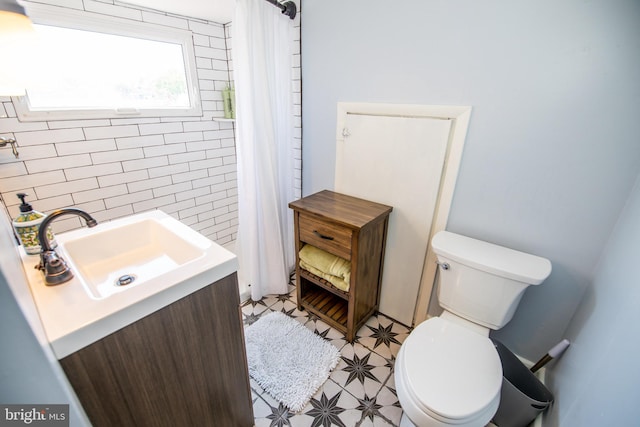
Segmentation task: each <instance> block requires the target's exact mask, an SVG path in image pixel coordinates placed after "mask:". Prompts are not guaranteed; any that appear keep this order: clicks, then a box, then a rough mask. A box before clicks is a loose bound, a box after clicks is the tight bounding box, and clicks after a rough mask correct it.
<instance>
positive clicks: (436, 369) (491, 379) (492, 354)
mask: <svg viewBox="0 0 640 427" xmlns="http://www.w3.org/2000/svg"><path fill="white" fill-rule="evenodd" d="M403 347H404V351H403V352H402V359H403V360H402V363H403V365H404V369H405V372H406V375H405V378H407V382H408V384H407V385H408V387H409V389H410V391H411V394H412V395H413V397H414V399H415V403H416V404H418V405H420V406H422V407H423V409H424V410H425V411H427V412H432V413H435V414H437V415H439V416H441V417H444V418H448V419H458V420H460V419H466V418H470V417H473V416H474V415H476V414H478V413H479V412H481V411H483V410H484V409H485V408H486V407H487V406H488V405H490V404H491V403H492V402H493V401H494V399H496V396H497V395H498V393H499V392H500V388H501V387H502V364H501V363H500V357H499V356H498V352H497V351H496V349H495V347H494V345H493V343H492V342H491V340H490V339H489V338H488V337H486V336H483V335H480V334H478V333H477V332H474V331H471V330H469V329H466V328H464V327H462V326H460V325H458V324H455V323H453V322H451V321H448V320H445V319H441V318H439V317H434V318H431V319H429V320H427V321H426V322H423V323H421V324H420V325H418V327H417V328H416V329H414V330H413V332H411V334H409V337H407V339H406V340H405V342H404V344H403Z"/></svg>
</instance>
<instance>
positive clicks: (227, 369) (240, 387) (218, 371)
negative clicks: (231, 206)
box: [60, 273, 254, 427]
mask: <svg viewBox="0 0 640 427" xmlns="http://www.w3.org/2000/svg"><path fill="white" fill-rule="evenodd" d="M239 304H240V301H239V296H238V285H237V278H236V274H235V273H234V274H232V275H230V276H227V277H226V278H224V279H221V280H219V281H218V282H216V283H214V284H212V285H209V286H207V287H205V288H203V289H200V290H199V291H196V292H194V293H193V294H191V295H188V296H186V297H184V298H182V299H180V300H178V301H176V302H174V303H173V304H171V305H169V306H167V307H164V308H163V309H161V310H159V311H157V312H155V313H152V314H150V315H148V316H147V317H144V318H142V319H140V320H139V321H137V322H135V323H133V324H131V325H128V326H126V327H125V328H123V329H120V330H119V331H117V332H115V333H113V334H111V335H108V336H106V337H105V338H103V339H101V340H99V341H97V342H95V343H93V344H91V345H89V346H87V347H85V348H83V349H81V350H79V351H77V352H76V353H73V354H71V355H69V356H67V357H65V358H63V359H62V360H60V364H61V365H62V367H63V369H64V371H65V373H66V375H67V377H68V378H69V381H70V383H71V384H72V386H73V388H74V389H75V391H76V394H77V395H78V398H79V399H80V402H81V403H82V406H83V407H84V409H85V411H86V412H87V415H88V416H89V419H90V420H91V423H92V424H93V425H94V426H95V427H100V426H108V427H113V426H154V427H157V426H171V427H174V426H219V427H226V426H229V427H235V426H238V427H244V426H252V425H253V424H254V419H253V408H252V402H251V390H250V386H249V375H248V369H247V359H246V352H245V345H244V331H243V328H242V318H241V312H240V306H239Z"/></svg>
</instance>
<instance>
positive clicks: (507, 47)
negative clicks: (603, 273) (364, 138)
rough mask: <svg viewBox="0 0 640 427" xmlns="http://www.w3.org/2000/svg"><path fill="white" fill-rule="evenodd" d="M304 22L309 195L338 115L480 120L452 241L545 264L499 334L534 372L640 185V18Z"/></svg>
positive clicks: (330, 161) (445, 14)
mask: <svg viewBox="0 0 640 427" xmlns="http://www.w3.org/2000/svg"><path fill="white" fill-rule="evenodd" d="M304 7H305V14H304V16H303V18H302V71H303V79H302V81H303V93H304V97H303V124H304V127H303V141H304V149H303V164H304V169H303V183H304V186H303V194H305V195H307V194H310V193H313V192H315V191H318V190H321V189H324V188H333V176H334V169H335V123H336V103H337V102H338V101H351V102H385V103H403V104H436V105H439V104H445V105H471V106H473V112H472V115H471V122H470V127H469V132H468V136H467V141H466V146H465V150H464V154H463V159H462V164H461V169H460V173H459V177H458V182H457V187H456V190H455V195H454V200H453V205H452V210H451V215H450V221H449V225H448V229H449V230H450V231H454V232H459V233H462V234H467V235H470V236H472V237H476V238H480V239H484V240H488V241H492V242H494V243H498V244H503V245H506V246H510V247H514V248H516V249H519V250H523V251H526V252H530V253H534V254H537V255H541V256H545V257H547V258H549V259H550V260H551V262H552V263H553V273H552V275H551V276H550V278H549V279H548V280H547V281H546V282H545V283H544V284H542V285H541V286H539V287H537V288H532V289H529V290H528V291H527V293H526V295H525V297H524V298H523V300H522V303H521V305H520V308H519V309H518V312H517V313H516V316H515V317H514V319H513V321H512V322H511V323H510V324H509V325H507V326H506V327H505V328H504V329H503V330H501V331H499V333H497V334H495V335H496V337H497V338H498V339H501V340H502V341H503V342H505V344H506V345H507V346H508V347H509V348H511V349H512V350H513V351H514V352H516V353H519V354H521V355H523V356H525V357H528V358H529V359H534V360H535V359H537V358H538V357H540V356H541V355H542V354H544V353H545V352H546V351H547V350H548V349H549V348H550V347H551V346H552V345H554V344H555V343H556V342H558V341H559V340H560V339H561V338H562V337H563V331H564V330H565V327H566V325H567V324H568V321H569V319H570V318H571V316H572V314H573V313H574V311H575V309H576V307H577V305H578V304H579V301H580V298H581V297H582V293H583V290H584V288H585V286H586V285H587V283H588V280H589V278H590V277H591V275H592V271H593V266H594V265H595V263H596V261H597V260H598V257H599V254H600V252H601V250H602V247H603V245H604V244H605V241H606V239H607V237H608V235H609V233H610V231H611V229H612V227H613V225H614V223H615V221H616V218H617V217H618V215H619V213H620V210H621V209H622V206H623V204H624V201H625V200H626V198H627V196H628V194H629V192H630V190H631V188H632V186H633V183H634V181H635V178H636V176H637V174H638V171H639V170H640V144H638V138H637V133H638V125H637V117H638V116H639V115H640V103H639V102H638V99H639V97H640V80H638V78H637V76H638V75H640V55H639V54H638V52H639V51H640V25H638V22H640V3H638V2H637V1H634V0H616V1H613V2H612V1H605V0H596V1H591V2H583V1H579V0H569V1H564V2H554V1H550V0H546V1H541V2H521V1H516V2H503V1H497V0H491V1H483V2H477V1H472V0H456V1H440V0H428V1H425V0H406V1H404V2H401V3H398V2H389V1H387V0H351V1H348V2H344V1H339V0H305V3H304ZM354 167H358V165H354ZM398 188H399V190H401V189H402V183H398ZM388 249H390V250H392V248H388Z"/></svg>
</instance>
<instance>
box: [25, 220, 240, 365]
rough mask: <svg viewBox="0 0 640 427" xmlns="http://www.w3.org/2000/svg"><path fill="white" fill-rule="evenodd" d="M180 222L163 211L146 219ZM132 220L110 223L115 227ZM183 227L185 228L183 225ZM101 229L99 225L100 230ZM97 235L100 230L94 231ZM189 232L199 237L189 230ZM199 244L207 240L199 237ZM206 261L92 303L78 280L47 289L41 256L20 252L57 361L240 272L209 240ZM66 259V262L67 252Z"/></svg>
mask: <svg viewBox="0 0 640 427" xmlns="http://www.w3.org/2000/svg"><path fill="white" fill-rule="evenodd" d="M138 215H141V216H142V215H147V216H155V217H158V218H161V219H162V220H163V221H176V222H177V220H175V219H173V218H172V217H170V216H168V215H166V214H165V213H163V212H161V211H151V212H147V213H144V214H138ZM126 221H128V218H123V219H121V220H115V221H111V222H109V223H105V226H109V227H114V226H117V225H118V223H119V222H126ZM177 226H178V227H186V226H184V225H182V224H180V225H177ZM98 227H100V225H98ZM95 229H98V228H95ZM91 230H93V229H82V230H75V231H72V232H69V233H62V234H60V235H58V236H56V239H57V240H58V242H59V243H62V242H64V240H65V235H75V236H77V235H78V234H82V233H91ZM189 230H190V232H194V233H195V231H193V230H191V229H189ZM199 236H200V239H205V238H204V236H202V235H199ZM206 240H207V241H208V242H209V243H210V244H208V243H206V244H205V245H206V248H205V256H204V257H202V258H201V259H198V260H197V261H194V262H193V263H190V265H189V269H188V271H186V272H184V271H183V272H180V273H178V274H165V275H162V276H161V277H158V278H156V279H154V280H153V281H152V282H150V283H144V284H140V285H138V286H135V287H132V288H131V289H128V290H126V291H124V292H120V293H116V294H113V295H111V296H109V297H107V298H103V299H95V298H91V297H90V296H89V294H88V293H87V292H86V291H85V289H84V287H83V285H82V283H80V280H79V279H78V277H77V276H76V277H74V278H73V279H71V280H70V281H68V282H66V283H62V284H60V285H55V286H47V285H45V283H44V276H43V273H42V272H41V271H39V270H37V269H36V268H35V267H36V266H37V265H38V263H39V262H40V257H39V255H27V254H26V253H25V252H24V249H23V248H22V247H20V256H21V258H22V264H23V267H24V270H25V273H26V275H27V279H28V282H29V286H30V288H31V293H32V295H33V299H34V301H35V303H36V306H37V308H38V313H39V315H40V319H41V321H42V324H43V327H44V329H45V332H46V335H47V338H48V340H49V342H50V343H51V347H52V348H53V351H54V353H55V355H56V357H57V358H58V359H62V358H64V357H66V356H68V355H70V354H71V353H74V352H76V351H78V350H80V349H81V348H83V347H85V346H87V345H89V344H91V343H93V342H95V341H98V340H99V339H101V338H104V337H105V336H107V335H109V334H111V333H113V332H115V331H117V330H119V329H121V328H123V327H125V326H127V325H129V324H131V323H133V322H135V321H137V320H139V319H141V318H143V317H145V316H147V315H149V314H151V313H153V312H155V311H157V310H159V309H161V308H163V307H165V306H167V305H169V304H171V303H173V302H175V301H177V300H179V299H181V298H183V297H185V296H187V295H189V294H191V293H193V292H195V291H197V290H199V289H202V288H204V287H205V286H207V285H209V284H211V283H214V282H216V281H218V280H220V279H222V278H224V277H226V276H228V275H230V274H232V273H234V272H236V271H237V269H238V260H237V257H236V256H235V255H234V254H233V253H231V252H229V251H228V250H227V249H225V248H223V247H222V246H220V245H218V244H216V243H214V242H212V241H210V240H208V239H206ZM61 252H62V253H61V255H62V256H63V257H64V253H63V251H61Z"/></svg>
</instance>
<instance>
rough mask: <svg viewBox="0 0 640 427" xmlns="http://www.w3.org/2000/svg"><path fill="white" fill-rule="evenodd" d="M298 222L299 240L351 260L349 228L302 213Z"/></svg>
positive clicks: (350, 232) (350, 231)
mask: <svg viewBox="0 0 640 427" xmlns="http://www.w3.org/2000/svg"><path fill="white" fill-rule="evenodd" d="M298 222H299V224H298V226H299V227H300V240H302V241H303V242H305V243H309V244H310V245H313V246H315V247H316V248H320V249H322V250H325V251H327V252H330V253H332V254H334V255H337V256H339V257H341V258H344V259H346V260H348V261H351V235H352V233H353V231H352V230H351V229H349V228H347V227H344V226H342V225H339V224H335V223H332V222H328V221H326V220H323V219H319V218H317V217H313V216H311V215H306V214H303V213H300V217H299V220H298Z"/></svg>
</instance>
